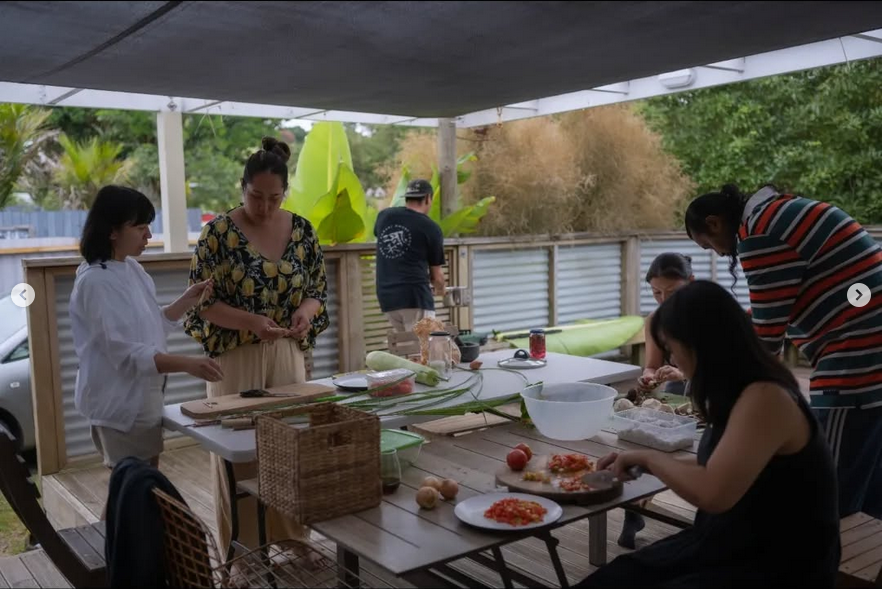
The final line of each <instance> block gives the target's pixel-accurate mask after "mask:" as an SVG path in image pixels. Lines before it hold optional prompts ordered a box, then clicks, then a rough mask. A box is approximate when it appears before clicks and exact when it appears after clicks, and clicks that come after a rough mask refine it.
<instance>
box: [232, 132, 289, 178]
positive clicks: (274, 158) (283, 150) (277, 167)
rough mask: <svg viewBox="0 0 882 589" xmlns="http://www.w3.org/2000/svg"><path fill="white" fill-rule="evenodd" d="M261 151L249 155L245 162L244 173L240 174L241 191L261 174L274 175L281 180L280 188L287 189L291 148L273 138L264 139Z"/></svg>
mask: <svg viewBox="0 0 882 589" xmlns="http://www.w3.org/2000/svg"><path fill="white" fill-rule="evenodd" d="M260 144H261V147H262V149H259V150H257V151H255V152H254V153H252V154H251V157H249V158H248V161H247V162H245V171H244V172H242V181H241V182H242V190H245V186H246V185H248V184H249V183H250V182H251V179H252V178H254V177H255V176H256V175H258V174H261V173H263V172H269V173H270V174H275V175H276V176H278V177H279V178H281V179H282V188H283V189H284V190H287V189H288V158H290V157H291V148H290V147H288V144H287V143H285V142H284V141H279V140H278V139H276V138H274V137H264V138H263V139H262V140H261V142H260Z"/></svg>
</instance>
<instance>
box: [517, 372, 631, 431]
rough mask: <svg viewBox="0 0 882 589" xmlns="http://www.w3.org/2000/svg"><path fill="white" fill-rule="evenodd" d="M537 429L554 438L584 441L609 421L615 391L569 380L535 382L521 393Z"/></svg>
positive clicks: (598, 385)
mask: <svg viewBox="0 0 882 589" xmlns="http://www.w3.org/2000/svg"><path fill="white" fill-rule="evenodd" d="M521 397H523V398H524V403H525V404H526V406H527V411H528V412H529V413H530V419H532V420H533V423H534V424H535V425H536V429H538V430H539V432H540V433H541V434H542V435H543V436H546V437H549V438H552V439H554V440H585V439H588V438H590V437H591V436H593V435H594V434H596V433H597V432H599V431H600V430H601V429H603V427H604V426H605V425H607V424H608V422H609V419H610V417H611V416H612V412H613V401H614V400H615V398H616V390H615V389H613V388H610V387H608V386H604V385H600V384H594V383H587V382H572V383H558V384H549V385H542V384H535V385H531V386H528V387H527V388H526V389H524V390H523V392H521Z"/></svg>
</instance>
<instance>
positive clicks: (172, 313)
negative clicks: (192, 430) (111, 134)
mask: <svg viewBox="0 0 882 589" xmlns="http://www.w3.org/2000/svg"><path fill="white" fill-rule="evenodd" d="M155 216H156V211H155V210H154V208H153V205H152V204H151V203H150V200H149V199H148V198H147V197H146V196H144V195H143V194H141V193H140V192H138V191H137V190H133V189H131V188H124V187H121V186H105V187H104V188H102V189H101V190H100V191H99V192H98V195H97V196H96V198H95V203H94V204H93V205H92V209H91V210H90V211H89V216H88V218H87V219H86V224H85V226H84V227H83V236H82V240H81V241H80V252H81V253H82V255H83V258H85V260H86V261H85V262H84V263H83V264H82V265H80V267H79V268H78V269H77V276H76V280H75V281H74V286H73V291H72V293H71V296H70V316H71V323H72V329H73V338H74V345H75V346H76V352H77V357H78V358H79V363H80V364H79V370H78V372H77V382H76V396H75V402H76V407H77V409H78V410H79V411H80V412H81V413H82V414H83V415H85V416H86V417H87V418H88V419H89V422H90V424H91V426H92V428H91V429H92V440H93V441H94V442H95V446H96V447H97V448H98V451H99V452H100V453H101V454H102V455H103V456H104V464H105V465H106V466H107V467H109V468H113V467H114V466H115V465H116V464H117V463H118V462H120V461H121V460H122V459H123V458H126V457H129V456H134V457H136V458H140V459H142V460H145V461H149V462H150V463H151V464H153V465H154V466H158V465H159V454H160V453H161V452H162V407H163V389H164V384H165V376H164V375H166V374H169V373H173V372H186V373H189V374H192V375H193V376H195V377H197V378H201V379H203V380H206V381H209V382H216V381H219V380H221V379H222V378H223V373H222V371H221V368H220V366H219V365H218V364H217V362H215V361H214V360H212V359H210V358H207V357H204V356H198V357H188V356H177V355H170V354H168V353H167V347H166V336H167V335H168V334H169V333H170V332H172V331H173V330H174V329H176V328H177V327H178V326H179V325H180V319H181V318H182V317H183V315H184V313H185V312H186V311H187V310H189V309H190V308H191V307H193V306H194V305H196V303H197V302H198V301H199V299H200V297H201V296H202V295H203V294H204V295H205V296H209V295H210V294H211V291H212V288H213V285H212V281H211V280H206V281H204V282H200V283H198V284H194V285H193V286H191V287H190V288H189V289H187V291H186V292H184V294H183V295H182V296H181V297H180V298H179V299H178V300H176V301H175V302H173V303H172V304H170V305H168V306H167V307H164V308H160V307H159V304H158V303H157V301H156V286H155V285H154V283H153V279H152V278H151V277H150V275H149V274H147V272H146V271H145V270H144V268H142V267H141V265H140V264H139V263H138V262H136V261H135V259H134V258H135V257H137V256H139V255H140V254H141V253H143V251H144V249H145V248H146V247H147V240H148V239H149V238H150V237H151V233H150V223H152V222H153V219H154V218H155Z"/></svg>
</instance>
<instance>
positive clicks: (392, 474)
mask: <svg viewBox="0 0 882 589" xmlns="http://www.w3.org/2000/svg"><path fill="white" fill-rule="evenodd" d="M380 480H381V481H382V482H383V495H390V494H392V493H394V492H395V491H396V490H397V489H398V486H399V485H400V484H401V461H400V460H399V459H398V451H397V450H394V449H392V450H385V451H383V452H380Z"/></svg>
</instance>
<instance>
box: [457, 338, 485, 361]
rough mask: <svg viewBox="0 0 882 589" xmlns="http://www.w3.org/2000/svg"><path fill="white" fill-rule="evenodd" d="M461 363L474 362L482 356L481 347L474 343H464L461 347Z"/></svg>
mask: <svg viewBox="0 0 882 589" xmlns="http://www.w3.org/2000/svg"><path fill="white" fill-rule="evenodd" d="M459 353H460V356H461V362H473V361H475V360H477V359H478V356H480V355H481V346H479V345H478V344H476V343H473V342H464V343H463V344H462V345H461V346H459Z"/></svg>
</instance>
